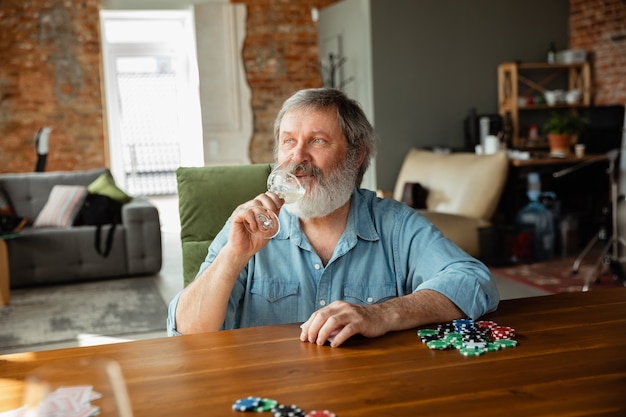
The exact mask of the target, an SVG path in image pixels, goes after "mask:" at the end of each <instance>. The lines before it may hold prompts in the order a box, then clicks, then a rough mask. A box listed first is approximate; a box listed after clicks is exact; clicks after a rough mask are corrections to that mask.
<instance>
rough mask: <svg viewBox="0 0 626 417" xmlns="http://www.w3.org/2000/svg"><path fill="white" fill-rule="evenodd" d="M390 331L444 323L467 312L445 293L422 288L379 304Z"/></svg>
mask: <svg viewBox="0 0 626 417" xmlns="http://www.w3.org/2000/svg"><path fill="white" fill-rule="evenodd" d="M379 306H380V308H381V310H382V312H383V317H385V320H386V321H387V323H388V326H389V329H388V330H389V331H394V330H405V329H411V328H414V327H418V326H423V325H425V324H431V323H444V322H448V321H452V320H454V319H457V318H460V317H464V316H465V313H463V311H462V310H461V309H460V308H458V307H457V305H456V304H454V303H453V302H452V301H450V299H449V298H448V297H446V296H445V295H443V294H441V293H439V292H437V291H433V290H421V291H416V292H414V293H412V294H408V295H405V296H403V297H397V298H394V299H391V300H389V301H386V302H384V303H381V304H379Z"/></svg>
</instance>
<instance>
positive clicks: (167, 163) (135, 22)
mask: <svg viewBox="0 0 626 417" xmlns="http://www.w3.org/2000/svg"><path fill="white" fill-rule="evenodd" d="M100 21H101V22H100V23H101V30H102V51H103V63H104V71H103V74H104V86H105V97H106V108H107V126H108V138H109V154H110V166H111V172H112V174H113V176H114V177H115V180H116V182H117V183H118V184H119V185H120V186H121V187H123V188H124V189H125V190H126V191H127V192H128V193H129V194H131V195H143V196H160V195H173V194H176V191H177V189H176V169H177V168H178V167H179V166H201V165H203V157H202V155H203V151H202V127H201V116H200V101H199V96H198V69H197V59H196V53H195V51H196V48H195V36H194V28H193V15H192V11H191V10H172V11H117V10H102V11H101V12H100Z"/></svg>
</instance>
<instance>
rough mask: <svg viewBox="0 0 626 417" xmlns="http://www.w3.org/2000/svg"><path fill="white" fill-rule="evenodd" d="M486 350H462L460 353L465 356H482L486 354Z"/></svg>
mask: <svg viewBox="0 0 626 417" xmlns="http://www.w3.org/2000/svg"><path fill="white" fill-rule="evenodd" d="M485 351H486V349H472V348H461V349H459V353H460V354H461V355H463V356H480V355H483V354H484V353H485Z"/></svg>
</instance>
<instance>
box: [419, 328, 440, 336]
mask: <svg viewBox="0 0 626 417" xmlns="http://www.w3.org/2000/svg"><path fill="white" fill-rule="evenodd" d="M417 335H418V336H419V337H426V336H438V335H439V333H438V332H437V330H434V329H421V330H418V331H417Z"/></svg>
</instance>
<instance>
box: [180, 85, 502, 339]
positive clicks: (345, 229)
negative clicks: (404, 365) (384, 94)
mask: <svg viewBox="0 0 626 417" xmlns="http://www.w3.org/2000/svg"><path fill="white" fill-rule="evenodd" d="M274 136H275V159H276V162H277V163H281V164H282V163H283V162H286V165H287V168H286V169H288V170H290V171H291V172H292V173H293V174H295V175H296V176H297V177H298V179H299V180H300V182H301V183H302V185H303V186H304V187H305V189H306V193H305V195H304V197H302V198H301V199H300V200H298V201H297V202H295V203H292V204H284V200H283V199H281V198H280V197H279V196H278V195H276V194H274V193H272V192H269V191H268V192H266V193H264V194H261V195H258V196H257V197H256V198H255V199H254V200H252V201H248V202H246V203H244V204H242V205H241V206H239V207H238V208H236V209H235V211H234V212H233V213H232V215H231V217H230V219H229V221H228V223H227V224H226V226H225V227H224V229H223V230H222V231H221V232H220V233H219V234H218V236H217V237H216V239H215V241H214V242H213V244H212V245H211V247H210V248H209V252H208V255H207V258H206V260H205V262H204V263H203V264H202V265H201V267H200V271H199V273H198V275H197V276H196V279H195V280H194V281H193V282H192V283H191V284H190V285H188V286H187V288H185V289H184V290H183V291H182V292H181V293H179V294H178V295H177V296H176V297H175V298H174V299H173V300H172V302H171V303H170V309H169V317H168V332H169V334H171V335H179V334H190V333H197V332H207V331H216V330H220V329H233V328H239V327H251V326H262V325H270V324H279V323H294V322H304V323H303V324H302V326H301V328H302V330H301V334H300V339H301V340H302V341H305V342H306V341H308V342H311V343H317V344H324V343H326V342H327V341H330V342H331V346H339V345H341V344H342V343H343V342H345V341H346V340H347V339H348V338H350V337H351V336H353V335H355V334H361V335H363V336H366V337H377V336H381V335H384V334H385V333H387V332H389V331H393V330H402V329H408V328H413V327H417V326H420V325H424V324H430V323H438V322H447V321H451V320H453V319H456V318H460V317H466V316H469V317H472V318H477V317H479V316H481V315H483V314H484V313H487V312H489V311H492V310H494V309H495V308H496V307H497V305H498V301H499V296H498V292H497V289H496V287H495V284H494V283H493V281H492V280H491V276H490V273H489V270H488V269H487V268H486V267H485V265H483V264H482V263H481V262H479V261H478V260H476V259H474V258H472V257H470V256H469V255H467V254H466V253H465V252H463V251H462V250H461V249H460V248H458V247H457V246H456V245H455V244H454V243H452V242H451V241H450V240H448V239H447V238H445V237H444V236H443V235H442V234H441V232H440V231H439V230H437V229H436V228H435V227H434V226H433V225H432V224H431V223H430V222H429V221H428V220H426V219H425V218H424V217H422V216H421V215H420V214H419V213H418V212H417V211H415V210H413V209H411V208H410V207H408V206H406V205H405V204H402V203H400V202H397V201H394V200H391V199H380V198H377V197H376V195H375V193H373V192H371V191H369V190H364V189H360V188H358V187H359V185H360V183H361V180H362V178H363V174H364V172H365V170H366V169H367V167H368V165H369V162H370V160H371V158H372V156H373V155H374V153H375V150H376V138H375V134H374V129H373V128H372V126H371V124H370V123H369V122H368V120H367V118H366V117H365V114H364V113H363V111H362V109H361V108H360V106H359V105H358V103H356V102H355V101H353V100H351V99H349V98H348V97H347V96H346V95H345V94H343V93H342V92H341V91H338V90H335V89H327V88H321V89H308V90H302V91H299V92H297V93H296V94H294V95H293V96H292V97H290V98H289V99H288V100H287V101H285V103H284V105H283V107H282V109H281V110H280V112H279V114H278V117H277V119H276V122H275V125H274ZM255 206H263V207H264V208H265V209H267V210H271V211H273V212H275V213H279V219H280V223H281V225H282V227H281V230H280V232H279V233H278V235H276V236H275V237H274V238H272V239H266V238H264V237H262V236H260V235H259V234H257V233H253V232H250V231H249V230H251V229H252V227H248V225H249V224H250V223H251V222H253V221H254V220H253V219H252V218H251V217H252V216H251V215H250V211H249V210H248V209H249V208H250V207H255Z"/></svg>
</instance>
